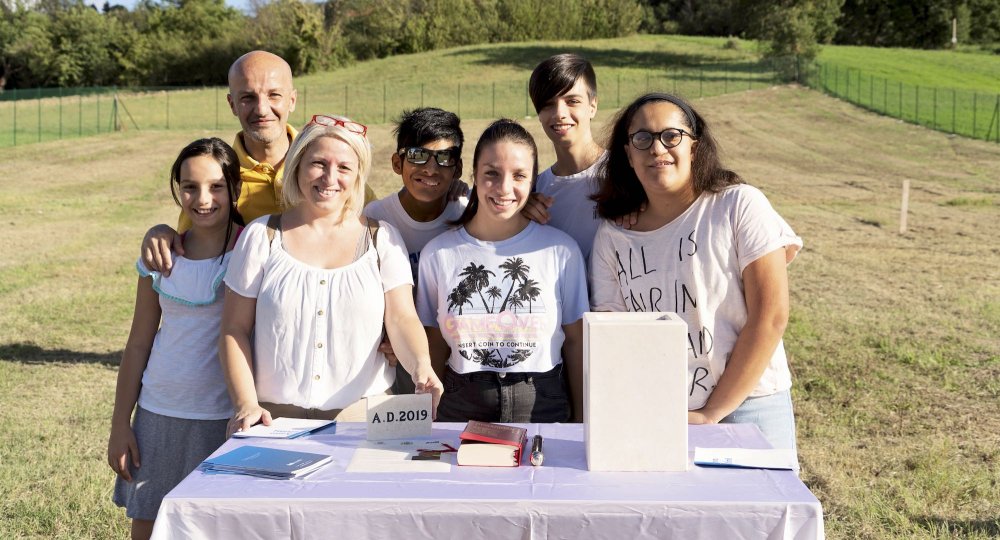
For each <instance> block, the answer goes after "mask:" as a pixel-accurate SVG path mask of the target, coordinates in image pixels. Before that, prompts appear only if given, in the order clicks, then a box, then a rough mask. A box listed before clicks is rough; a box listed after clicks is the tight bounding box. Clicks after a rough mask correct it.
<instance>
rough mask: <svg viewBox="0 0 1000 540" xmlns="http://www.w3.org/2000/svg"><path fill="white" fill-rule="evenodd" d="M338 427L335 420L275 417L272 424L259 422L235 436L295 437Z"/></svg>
mask: <svg viewBox="0 0 1000 540" xmlns="http://www.w3.org/2000/svg"><path fill="white" fill-rule="evenodd" d="M331 429H332V430H336V429H337V422H336V421H335V420H309V419H305V418H287V417H281V418H275V419H274V420H271V425H269V426H265V425H264V424H257V425H255V426H253V427H251V428H250V429H247V430H245V431H237V432H236V433H233V437H237V438H243V437H261V438H266V439H295V438H298V437H302V436H304V435H310V434H313V433H318V432H320V431H325V432H327V433H330V432H331Z"/></svg>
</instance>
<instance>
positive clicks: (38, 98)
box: [35, 86, 42, 142]
mask: <svg viewBox="0 0 1000 540" xmlns="http://www.w3.org/2000/svg"><path fill="white" fill-rule="evenodd" d="M35 100H36V101H37V102H38V142H42V87H41V86H39V87H38V88H36V89H35Z"/></svg>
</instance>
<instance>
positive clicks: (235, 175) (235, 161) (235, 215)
mask: <svg viewBox="0 0 1000 540" xmlns="http://www.w3.org/2000/svg"><path fill="white" fill-rule="evenodd" d="M198 156H211V157H212V159H214V160H215V162H216V163H218V164H219V167H220V168H221V169H222V177H223V179H225V181H226V192H227V193H228V194H229V222H228V224H227V225H226V239H225V240H224V241H223V243H222V251H221V252H220V253H219V257H220V258H221V257H222V256H223V255H225V254H226V248H227V247H229V236H230V233H232V230H233V224H236V225H238V226H243V225H245V223H244V222H243V216H241V215H240V213H239V211H238V210H237V209H236V202H237V201H239V198H240V158H239V156H238V155H236V150H233V147H232V146H229V145H228V144H226V141H223V140H222V139H219V138H218V137H210V138H207V139H198V140H197V141H194V142H192V143H190V144H188V145H187V146H185V147H184V148H183V149H182V150H181V152H180V154H178V155H177V159H175V160H174V164H173V165H171V166H170V194H171V195H173V197H174V202H175V203H177V206H180V205H181V200H180V196H179V195H178V194H177V188H178V187H179V186H180V183H181V166H182V165H184V162H185V161H187V160H188V159H191V158H193V157H198Z"/></svg>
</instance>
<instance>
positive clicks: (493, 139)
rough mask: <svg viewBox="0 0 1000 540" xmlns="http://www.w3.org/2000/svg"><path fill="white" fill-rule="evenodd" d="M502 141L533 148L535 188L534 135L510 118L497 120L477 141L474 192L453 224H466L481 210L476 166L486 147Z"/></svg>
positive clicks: (473, 176) (473, 174) (532, 171)
mask: <svg viewBox="0 0 1000 540" xmlns="http://www.w3.org/2000/svg"><path fill="white" fill-rule="evenodd" d="M501 142H512V143H516V144H523V145H525V146H527V147H528V148H530V149H531V157H532V166H531V190H532V191H534V190H535V189H534V188H535V180H537V179H538V147H537V146H536V145H535V139H534V137H532V136H531V133H528V130H526V129H524V126H522V125H521V124H518V123H517V122H516V121H514V120H511V119H510V118H501V119H499V120H496V121H494V122H493V123H492V124H490V125H489V126H487V128H486V131H483V134H482V135H480V136H479V141H477V142H476V149H475V151H474V152H473V154H472V192H471V193H469V204H468V205H467V206H466V207H465V211H464V212H462V215H461V216H459V218H458V219H456V220H455V221H452V222H451V224H452V225H459V226H461V225H465V224H466V223H468V222H470V221H472V218H473V216H475V215H476V211H477V210H479V194H478V193H476V178H475V176H476V167H477V166H478V165H479V156H480V155H481V154H482V153H483V150H484V149H485V148H487V147H489V146H493V145H494V144H497V143H501Z"/></svg>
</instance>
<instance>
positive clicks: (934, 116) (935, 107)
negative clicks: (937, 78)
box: [931, 86, 937, 129]
mask: <svg viewBox="0 0 1000 540" xmlns="http://www.w3.org/2000/svg"><path fill="white" fill-rule="evenodd" d="M931 118H932V120H931V122H932V123H933V124H934V129H937V87H936V86H935V87H934V114H933V115H932V116H931Z"/></svg>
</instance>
